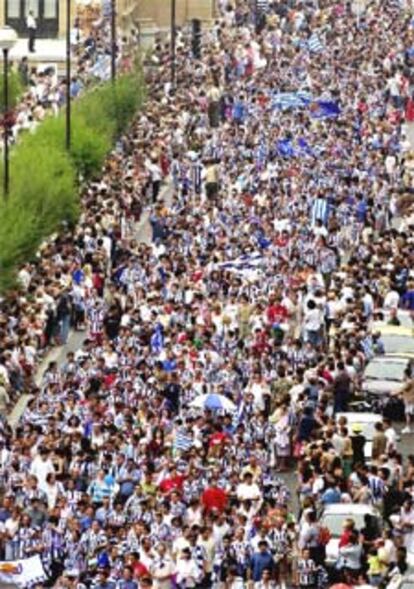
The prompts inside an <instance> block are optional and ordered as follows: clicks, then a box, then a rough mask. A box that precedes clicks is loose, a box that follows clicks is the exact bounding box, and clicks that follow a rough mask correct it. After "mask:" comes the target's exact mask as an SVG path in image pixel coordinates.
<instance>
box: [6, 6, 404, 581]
mask: <svg viewBox="0 0 414 589" xmlns="http://www.w3.org/2000/svg"><path fill="white" fill-rule="evenodd" d="M219 5H220V17H219V18H218V20H217V21H216V22H215V23H214V25H213V26H212V27H211V29H209V30H208V31H204V33H203V44H202V55H201V58H200V59H196V58H195V57H194V55H193V51H194V45H193V46H192V44H191V41H190V42H188V40H187V39H186V38H185V37H184V36H183V35H181V34H180V32H178V35H177V55H176V59H177V64H176V68H175V72H176V79H175V80H171V67H170V65H171V64H170V61H169V59H170V54H169V45H168V43H165V42H164V41H162V40H161V41H159V42H158V43H157V44H156V45H155V47H154V51H153V54H152V57H151V67H150V68H148V72H147V79H148V80H147V81H148V86H149V90H148V93H149V99H148V101H147V104H146V106H145V110H144V111H143V112H142V113H140V114H139V115H138V116H137V118H136V121H135V122H134V124H133V125H132V127H131V129H130V130H129V131H128V133H127V134H126V135H125V136H123V137H122V138H120V140H119V142H118V144H117V146H116V149H115V150H114V151H113V152H112V153H111V154H110V156H109V157H108V159H107V162H106V164H105V167H104V169H103V171H102V176H101V177H100V178H99V179H95V180H94V181H93V182H91V183H89V184H88V185H87V186H85V187H84V190H83V195H82V199H83V212H82V216H81V219H80V221H79V224H78V226H77V227H76V229H75V230H74V231H67V232H62V233H61V234H60V235H58V236H55V237H54V238H53V239H51V240H50V241H49V242H48V243H46V244H44V246H43V247H42V250H41V252H40V254H39V257H38V259H37V260H36V261H35V262H32V263H29V264H26V265H25V266H24V267H22V269H21V270H20V272H19V280H20V283H21V290H20V292H19V293H17V294H16V296H15V297H13V298H10V299H7V300H5V301H3V302H2V307H1V312H0V342H1V344H0V345H1V355H0V379H1V383H2V386H1V388H0V393H1V394H0V403H2V404H3V406H2V408H3V410H4V411H5V410H6V409H7V407H8V404H9V401H10V397H16V395H18V394H20V393H21V392H23V391H27V390H31V392H32V394H33V397H32V400H31V401H30V403H29V405H28V407H27V409H26V411H25V413H24V415H23V416H22V418H21V420H20V422H19V424H18V426H17V427H16V428H15V429H14V430H11V429H10V427H8V426H7V425H6V424H4V425H3V427H2V437H1V439H0V469H1V470H0V474H1V487H2V497H3V498H2V506H1V508H0V555H1V559H2V560H7V561H14V560H18V559H24V558H27V557H29V556H33V555H38V556H40V558H41V560H42V563H43V567H44V570H45V575H46V577H47V578H46V579H45V580H43V581H40V582H35V583H34V586H35V587H37V588H40V587H47V586H54V587H56V588H58V589H63V588H67V589H82V588H84V587H93V588H95V589H141V588H145V587H148V588H150V587H154V588H156V589H172V588H173V587H178V588H180V589H192V588H195V587H197V588H204V589H207V588H208V587H215V588H220V589H221V588H223V589H239V588H240V589H241V588H243V587H249V588H250V587H254V588H255V589H267V588H269V589H270V588H276V587H292V586H298V587H301V588H303V589H304V588H312V589H316V588H317V587H318V588H319V587H329V586H332V584H333V583H334V582H337V581H340V582H343V583H346V584H347V585H348V586H351V587H352V586H358V587H362V586H365V587H377V586H383V587H385V586H387V584H389V583H390V582H392V578H395V577H396V575H397V576H398V575H403V574H405V573H406V572H407V571H408V570H409V566H410V554H411V551H412V550H414V546H413V542H414V535H413V530H414V507H413V498H414V456H408V457H404V456H402V455H401V453H399V451H398V441H397V433H396V429H395V427H394V426H393V423H392V422H390V420H389V419H385V418H384V419H382V420H379V421H378V423H376V425H375V435H374V439H373V442H372V447H373V449H372V456H371V457H370V459H369V460H367V458H366V451H365V450H366V439H365V438H364V436H363V435H362V433H361V428H360V426H359V425H358V424H357V423H354V424H349V423H348V422H347V419H346V418H339V419H336V417H335V414H336V413H340V412H346V411H347V409H348V408H349V403H350V400H351V398H352V395H353V393H354V392H355V391H357V390H358V387H359V385H360V382H361V377H362V374H363V371H364V368H365V366H366V364H367V362H369V360H370V359H372V358H373V356H374V355H375V354H376V353H381V352H382V350H381V346H379V345H378V339H376V336H375V337H374V334H373V328H372V325H373V320H374V318H375V314H376V313H377V311H378V309H380V310H381V312H382V313H384V314H385V317H386V320H388V319H389V320H390V321H391V322H393V323H394V324H395V321H396V320H398V316H399V313H401V309H405V310H408V311H409V312H410V313H412V312H413V311H414V281H413V278H414V277H413V271H412V268H413V267H414V264H413V262H414V259H413V257H414V256H413V253H414V252H413V245H412V244H413V237H412V234H411V232H412V228H413V222H412V217H411V214H412V212H413V208H412V204H411V202H412V201H411V198H412V189H413V188H412V187H413V182H412V181H413V178H412V174H413V168H412V158H413V152H412V151H411V149H412V148H411V145H410V142H409V133H410V128H409V122H408V119H407V112H408V111H409V109H410V108H411V106H410V105H411V101H412V92H413V78H412V73H411V69H412V63H411V60H412V57H413V55H414V49H413V39H414V28H413V24H414V23H413V20H412V14H411V8H410V6H409V5H408V4H406V3H404V2H400V3H389V4H386V5H384V4H381V3H379V2H375V1H373V2H370V3H367V5H366V6H365V8H364V12H363V13H358V14H354V13H353V5H352V6H351V5H348V4H345V3H344V4H343V3H341V2H335V1H333V0H320V1H319V2H317V3H315V2H313V1H310V0H309V1H303V2H294V1H293V0H292V1H291V2H282V1H279V0H273V1H271V0H269V1H268V2H263V1H261V2H257V3H252V6H251V5H250V3H248V2H245V1H241V0H237V1H236V0H228V1H227V0H226V1H224V2H221V3H219ZM143 214H145V215H148V217H149V223H150V227H151V233H152V239H151V240H142V239H141V236H140V235H139V234H138V233H137V228H138V227H142V223H143V222H145V218H146V217H143ZM402 214H404V216H403V217H402ZM71 329H73V330H79V331H81V332H82V331H84V333H85V339H84V342H83V344H82V346H81V348H80V349H79V350H77V351H76V352H68V354H67V357H66V360H65V362H64V363H63V364H62V365H57V364H56V363H54V362H51V363H50V365H49V366H48V368H47V370H46V371H45V373H44V375H43V379H42V382H41V385H40V386H39V387H38V388H36V387H34V385H33V376H34V373H35V371H36V368H37V365H38V362H39V359H40V358H41V357H42V355H43V354H44V353H45V350H47V349H48V347H49V346H51V345H58V344H60V345H61V344H65V343H66V341H67V339H68V337H69V334H70V330H71ZM401 396H402V398H403V401H404V403H405V410H406V413H407V415H408V416H410V415H411V412H412V411H413V407H414V381H413V379H412V375H411V373H410V372H409V371H408V372H407V375H406V382H405V384H404V386H403V388H402V390H401ZM404 435H405V434H404ZM294 469H296V477H297V483H296V485H295V484H293V485H292V471H293V472H294ZM335 504H339V505H340V504H347V505H348V504H362V505H365V506H366V507H367V513H369V510H370V509H371V508H372V509H373V512H374V513H375V514H380V515H378V517H372V518H370V517H367V518H365V520H364V524H363V526H360V525H358V524H357V522H356V521H355V520H354V519H352V517H349V518H348V519H345V520H344V527H343V531H342V532H341V533H340V534H339V543H338V547H337V557H336V559H335V562H334V563H330V564H329V563H328V558H327V550H328V548H327V547H328V546H329V543H330V541H331V539H332V533H333V532H332V530H330V529H329V527H326V526H324V525H322V524H321V523H320V521H319V518H320V515H321V512H322V510H323V509H325V508H326V507H327V506H331V505H335ZM350 513H351V510H350ZM378 521H381V522H382V526H378V525H374V523H375V522H376V524H377V523H378ZM381 527H382V529H381Z"/></svg>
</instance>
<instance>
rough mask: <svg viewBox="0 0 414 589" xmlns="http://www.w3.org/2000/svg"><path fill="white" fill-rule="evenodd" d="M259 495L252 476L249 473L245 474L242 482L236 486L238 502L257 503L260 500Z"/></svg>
mask: <svg viewBox="0 0 414 589" xmlns="http://www.w3.org/2000/svg"><path fill="white" fill-rule="evenodd" d="M261 496H262V495H261V493H260V489H259V487H258V485H257V484H256V483H254V482H253V475H252V473H251V472H246V474H245V475H244V477H243V482H242V483H240V485H238V486H237V499H238V500H239V501H246V499H250V500H251V501H257V500H259V499H260V498H261Z"/></svg>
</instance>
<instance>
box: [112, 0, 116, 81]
mask: <svg viewBox="0 0 414 589" xmlns="http://www.w3.org/2000/svg"><path fill="white" fill-rule="evenodd" d="M111 80H112V83H113V84H114V83H115V80H116V0H111Z"/></svg>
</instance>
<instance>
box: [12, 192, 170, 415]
mask: <svg viewBox="0 0 414 589" xmlns="http://www.w3.org/2000/svg"><path fill="white" fill-rule="evenodd" d="M160 200H163V201H164V202H165V203H166V205H167V206H169V205H170V204H171V200H172V193H171V186H170V185H169V184H167V185H166V186H165V187H164V189H163V190H162V192H161V196H160ZM136 239H137V241H139V242H140V243H145V244H146V245H149V244H150V243H151V224H150V222H149V212H148V211H145V212H144V213H143V214H142V218H141V220H140V221H139V223H138V224H137V227H136ZM85 337H86V333H85V332H83V331H82V332H80V331H71V332H70V334H69V338H68V342H67V344H65V345H64V346H57V347H55V348H53V349H52V350H50V352H49V353H48V354H47V355H46V356H45V358H44V359H43V360H42V362H41V363H40V365H39V367H38V369H37V371H36V376H35V379H34V380H35V383H36V385H37V386H39V385H40V383H41V382H42V377H43V373H44V371H45V370H46V368H47V367H48V365H49V363H50V362H57V364H58V365H59V366H60V365H61V364H63V362H64V361H65V358H66V354H67V353H68V352H75V351H76V350H78V349H79V348H80V347H81V345H82V343H83V340H84V339H85ZM30 399H31V395H27V394H23V395H22V396H21V397H20V398H19V400H18V401H17V403H16V405H15V406H14V408H13V409H12V411H11V412H10V415H9V417H8V422H9V425H10V426H11V427H15V426H16V425H17V423H18V421H19V419H20V418H21V416H22V415H23V413H24V411H25V409H26V407H27V404H28V402H29V401H30Z"/></svg>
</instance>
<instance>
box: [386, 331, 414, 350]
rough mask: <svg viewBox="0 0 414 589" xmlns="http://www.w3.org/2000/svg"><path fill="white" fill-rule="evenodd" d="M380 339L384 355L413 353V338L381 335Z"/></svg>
mask: <svg viewBox="0 0 414 589" xmlns="http://www.w3.org/2000/svg"><path fill="white" fill-rule="evenodd" d="M381 339H382V342H383V344H384V348H385V353H386V354H413V353H414V337H410V336H405V335H383V336H382V338H381Z"/></svg>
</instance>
